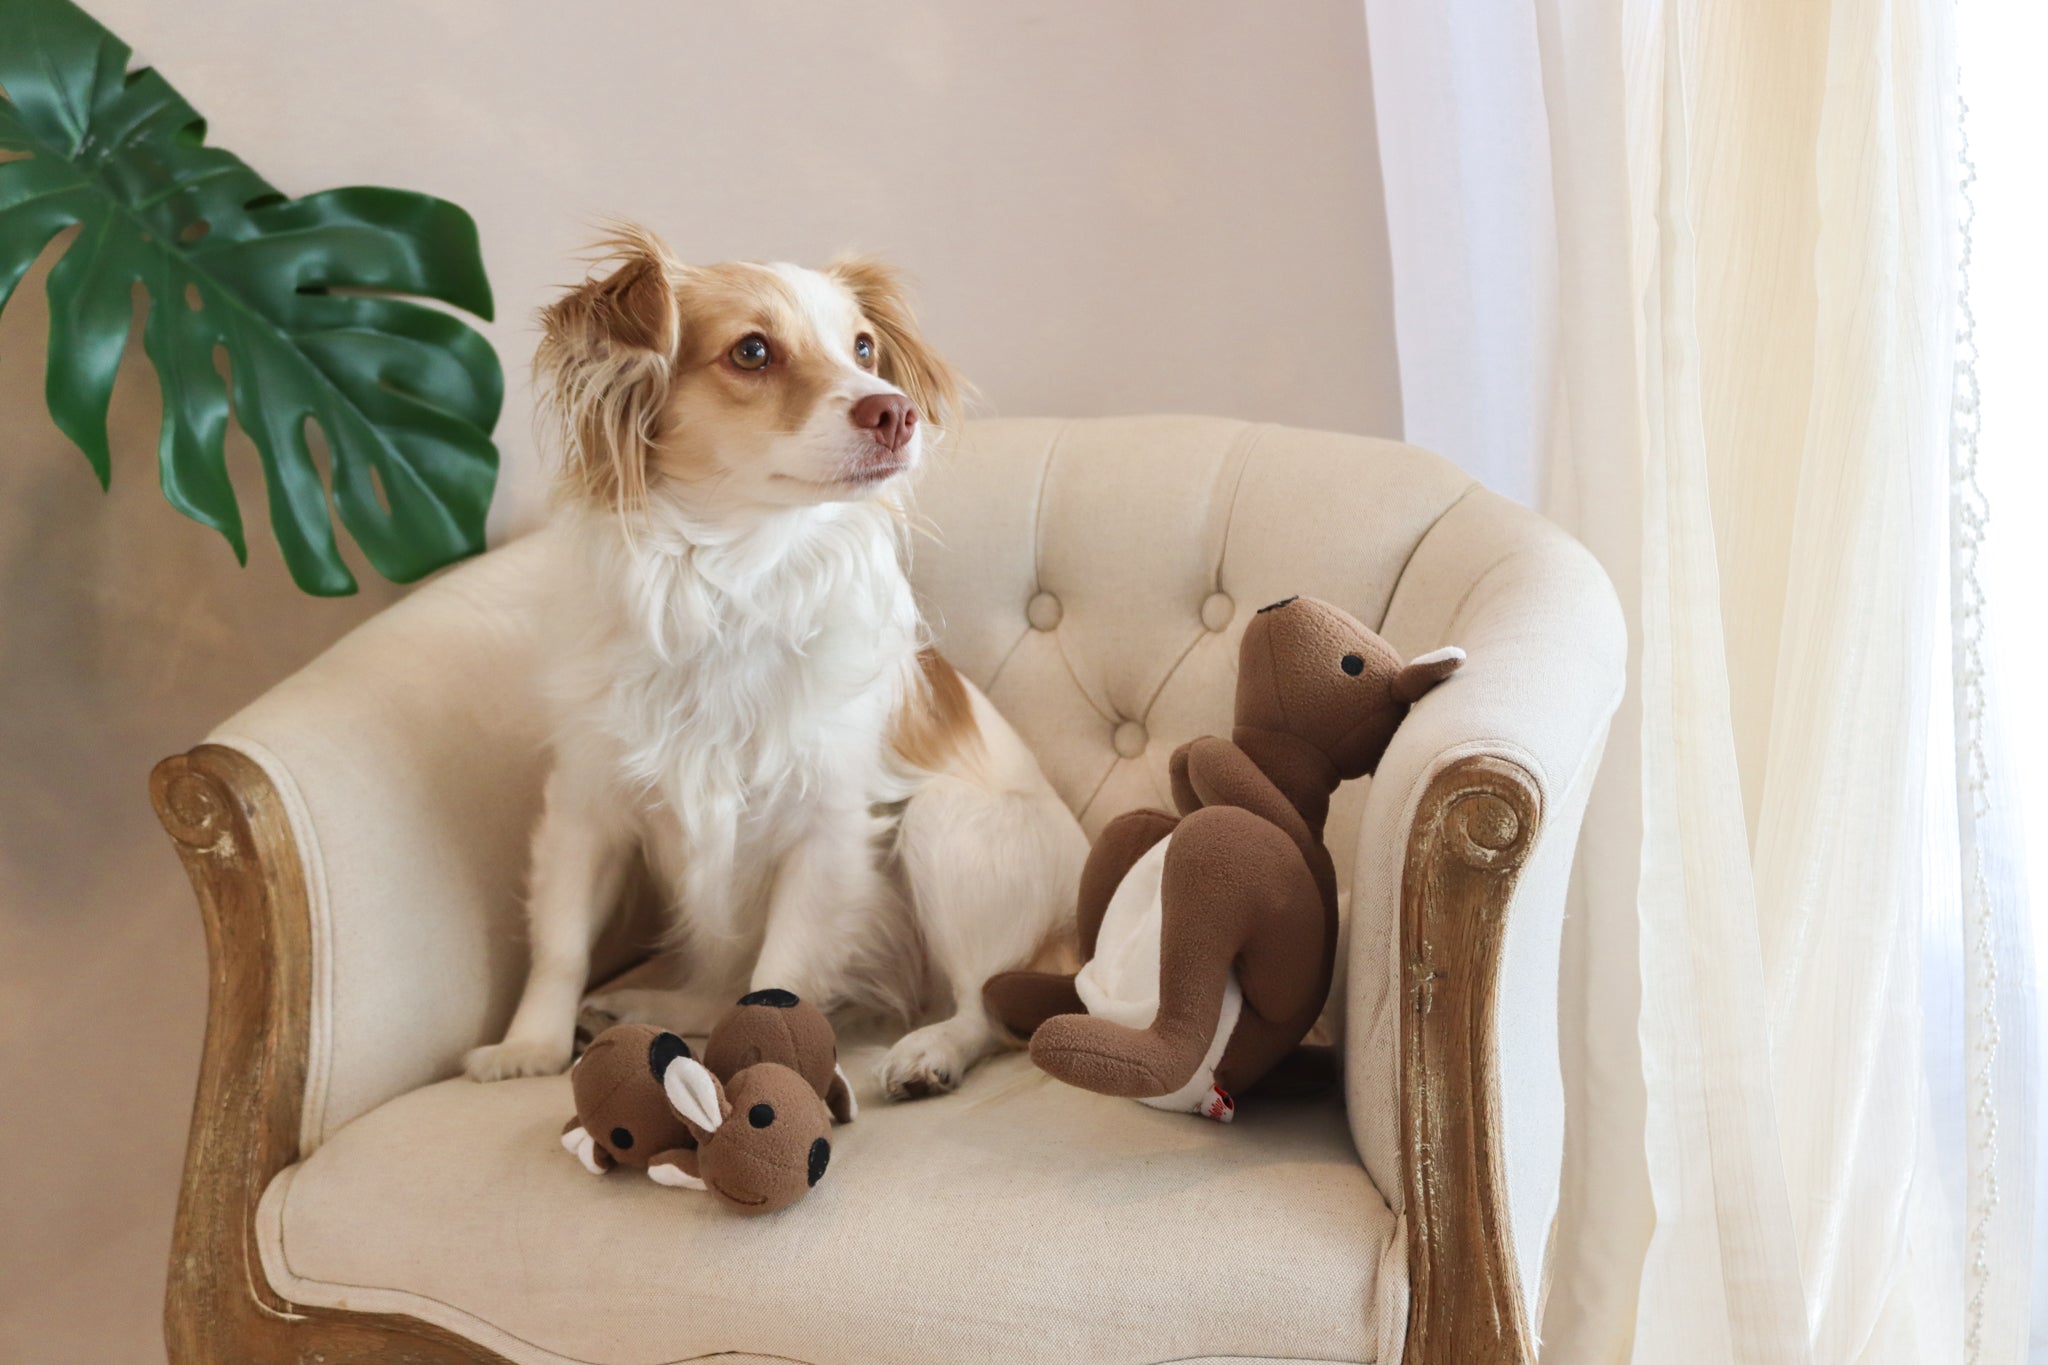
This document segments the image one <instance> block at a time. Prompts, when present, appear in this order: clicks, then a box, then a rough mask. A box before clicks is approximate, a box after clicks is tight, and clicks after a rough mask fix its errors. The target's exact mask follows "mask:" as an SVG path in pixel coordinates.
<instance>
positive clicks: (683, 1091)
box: [661, 1057, 726, 1133]
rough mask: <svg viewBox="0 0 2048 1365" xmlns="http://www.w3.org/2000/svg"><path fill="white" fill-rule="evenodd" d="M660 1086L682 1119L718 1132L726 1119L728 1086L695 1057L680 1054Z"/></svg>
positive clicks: (706, 1130) (709, 1131)
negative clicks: (719, 1080)
mask: <svg viewBox="0 0 2048 1365" xmlns="http://www.w3.org/2000/svg"><path fill="white" fill-rule="evenodd" d="M661 1090H662V1093H663V1094H665V1095H667V1096H668V1102H669V1107H670V1108H672V1109H674V1110H675V1111H676V1113H677V1115H678V1116H679V1117H681V1119H682V1120H683V1122H685V1123H687V1124H690V1125H692V1126H694V1127H696V1128H700V1129H702V1130H703V1131H704V1132H706V1133H715V1132H717V1131H718V1128H719V1125H720V1124H722V1123H724V1122H725V1110H726V1103H725V1087H724V1086H722V1085H720V1084H719V1083H718V1077H716V1076H714V1075H712V1074H711V1073H710V1071H708V1070H706V1069H705V1066H704V1064H703V1063H702V1062H700V1061H698V1060H697V1059H696V1058H694V1057H678V1058H676V1059H675V1060H674V1061H672V1062H670V1063H669V1066H668V1072H667V1074H666V1075H664V1076H663V1077H662V1078H661Z"/></svg>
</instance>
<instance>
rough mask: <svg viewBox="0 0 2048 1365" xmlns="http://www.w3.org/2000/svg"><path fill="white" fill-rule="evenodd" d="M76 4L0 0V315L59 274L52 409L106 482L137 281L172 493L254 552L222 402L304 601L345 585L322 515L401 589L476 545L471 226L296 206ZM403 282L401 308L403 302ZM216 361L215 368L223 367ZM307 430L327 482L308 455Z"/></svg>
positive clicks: (489, 450) (389, 194)
mask: <svg viewBox="0 0 2048 1365" xmlns="http://www.w3.org/2000/svg"><path fill="white" fill-rule="evenodd" d="M129 56H130V52H129V48H128V45H127V44H126V43H123V42H122V41H121V40H120V39H118V38H116V37H114V35H112V34H111V33H109V32H107V30H106V29H104V28H102V27H101V26H100V25H99V24H98V23H97V22H95V21H94V20H93V19H92V17H91V16H89V15H87V14H86V13H85V12H84V11H82V10H80V9H79V8H78V7H77V6H76V5H73V4H71V3H70V2H69V0H0V309H4V308H5V307H6V304H7V300H8V298H9V296H10V295H11V294H12V293H13V291H14V288H15V286H16V285H17V284H19V283H20V281H21V278H22V276H23V275H24V274H25V273H26V272H27V270H28V268H29V266H30V265H31V264H32V263H34V261H35V260H36V258H37V257H38V256H39V255H40V254H41V253H42V252H43V251H44V249H45V248H46V247H48V246H49V244H50V243H51V241H52V240H53V239H54V238H56V237H57V236H58V235H59V234H60V233H62V232H64V231H65V230H66V229H68V228H73V227H75V228H77V229H78V231H77V233H76V235H75V236H73V237H72V238H71V239H70V240H69V242H68V243H66V244H64V245H62V246H61V247H60V248H59V251H60V253H61V254H60V255H59V256H58V258H57V260H56V263H55V264H54V265H53V266H52V267H51V268H50V274H49V300H50V345H49V361H48V384H47V391H48V392H47V396H48V401H49V408H50V416H51V417H52V418H53V419H54V420H55V422H56V424H57V426H58V427H59V428H60V429H61V430H62V431H63V432H64V434H65V435H66V436H68V437H69V438H70V439H71V440H72V441H73V442H74V443H76V444H77V446H78V447H79V449H80V450H82V451H84V452H85V456H86V458H87V459H88V460H90V461H91V462H92V467H93V471H94V472H95V473H96V474H97V475H98V476H99V479H100V483H101V485H102V486H104V485H105V484H106V482H107V479H108V475H109V452H108V449H107V405H108V403H109V401H110V400H111V398H112V396H113V389H114V375H115V371H116V370H117V369H118V368H119V366H120V363H121V356H122V352H123V351H124V349H125V348H126V345H127V340H128V334H129V330H130V320H131V316H132V309H133V303H132V298H131V295H132V291H133V289H134V286H135V285H136V284H138V283H139V284H140V285H141V286H142V288H143V290H145V291H146V292H147V295H148V303H147V314H146V318H145V321H144V323H143V346H144V349H145V350H146V351H147V353H148V355H149V358H150V362H151V364H152V365H153V366H154V367H155V369H156V373H157V378H158V381H159V383H160V385H161V387H162V390H163V428H162V433H161V436H160V439H159V442H158V448H157V463H158V470H159V474H160V477H161V480H162V484H163V491H164V496H165V497H166V498H167V499H168V500H169V501H170V503H171V505H172V506H174V507H176V508H177V509H178V510H179V511H181V512H183V513H184V514H185V515H187V516H189V517H191V518H193V519H194V520H196V521H199V522H202V523H204V524H205V525H208V526H211V527H213V528H214V529H215V530H217V531H219V532H220V533H221V534H222V535H223V536H225V537H227V540H228V543H229V544H231V545H232V546H233V547H234V550H235V555H236V557H237V558H239V559H241V560H242V561H243V562H245V563H246V562H247V559H248V549H247V543H246V540H245V538H244V534H243V529H242V519H241V515H240V512H239V511H238V509H237V507H236V504H235V492H234V488H233V487H232V486H231V484H230V483H229V479H228V470H227V462H226V455H225V450H224V438H225V435H226V431H227V424H228V417H229V413H230V412H231V411H232V413H233V415H234V418H235V420H236V422H237V423H238V424H239V425H240V426H241V427H242V428H243V430H244V431H246V432H247V433H248V435H249V437H250V439H251V441H252V442H253V443H254V445H255V447H256V449H257V451H258V452H259V453H260V455H261V457H262V461H263V474H264V482H265V485H266V487H267V490H268V494H269V502H270V523H271V527H272V529H273V530H274V531H275V533H276V535H277V540H278V544H279V546H280V547H281V548H282V550H283V551H284V559H285V563H286V565H287V566H289V568H290V570H291V574H292V577H293V579H294V580H295V581H296V582H297V583H298V584H299V586H300V587H302V588H304V589H305V590H306V591H308V592H312V593H320V594H323V595H336V594H342V593H348V592H353V591H354V590H355V586H356V583H355V578H354V576H353V575H352V574H350V572H349V570H348V567H347V566H346V565H345V564H344V563H343V562H342V558H341V554H340V552H339V550H338V549H337V547H336V543H335V529H334V514H338V515H339V518H340V522H341V525H343V526H344V527H346V528H347V529H348V532H349V534H350V535H351V536H352V537H353V538H354V539H355V542H356V544H357V545H359V546H361V547H362V551H363V554H364V556H365V557H366V558H367V559H368V560H369V562H370V563H371V564H372V565H374V566H375V567H376V569H377V571H378V572H380V573H382V574H384V575H385V576H386V577H389V578H392V579H395V580H397V581H400V582H406V581H410V580H412V579H414V578H417V577H419V576H420V575H421V574H424V573H426V572H428V571H429V570H431V569H434V568H437V567H439V566H440V565H442V564H446V563H448V562H449V561H451V560H454V559H459V558H461V557H462V556H464V555H468V554H473V553H475V552H476V551H477V550H479V549H481V548H482V546H483V529H484V513H485V511H486V509H487V508H488V507H489V505H490V499H491V488H492V485H493V484H494V482H495V481H496V478H497V463H498V460H497V451H496V449H495V447H493V445H492V444H491V438H490V432H491V428H492V426H493V425H494V424H495V423H496V421H497V418H498V408H499V404H500V401H501V399H502V397H503V389H504V377H503V375H502V373H501V372H500V370H499V366H498V358H497V355H496V354H495V353H494V352H493V351H492V349H491V346H490V343H488V342H487V341H485V340H484V339H483V337H481V336H480V335H478V334H477V332H476V331H474V330H473V329H472V328H470V327H469V326H468V325H467V324H465V323H464V322H462V321H461V320H460V319H459V318H457V317H455V316H453V315H451V314H449V313H447V312H443V311H440V310H438V309H435V308H431V307H428V306H426V305H425V304H423V303H419V302H416V301H414V299H415V298H418V299H434V300H438V301H440V302H442V303H447V304H452V305H454V306H455V307H457V308H461V309H464V310H467V311H468V312H470V313H473V314H475V315H476V316H478V317H480V318H483V319H485V320H489V318H490V316H491V291H490V285H489V283H488V281H486V280H485V278H484V270H483V261H482V256H481V253H480V251H479V249H478V245H477V235H476V225H475V223H474V222H472V221H471V219H470V217H469V215H468V214H466V213H464V212H463V211H462V210H461V209H459V208H457V207H456V206H455V205H453V204H450V203H447V202H446V201H444V200H441V199H436V198H433V197H431V196H428V195H424V194H415V193H412V192H410V191H406V190H393V189H380V188H366V187H358V188H352V189H339V190H328V191H326V192H324V193H320V194H310V195H306V196H305V197H303V198H299V199H291V198H287V197H286V196H285V195H284V194H282V193H280V192H279V191H278V190H277V189H276V188H274V187H273V186H272V185H271V184H270V183H269V182H268V181H266V180H264V179H263V178H262V177H261V176H259V175H257V174H256V172H255V171H253V170H251V169H250V168H249V167H248V166H246V165H244V164H243V163H242V161H241V160H240V159H239V158H238V157H236V156H234V155H233V154H232V153H229V152H225V151H222V150H221V149H219V148H217V147H208V146H206V145H205V139H206V121H205V120H204V119H203V118H201V117H200V116H199V114H198V113H197V112H196V111H195V110H194V109H193V108H192V106H191V105H189V104H187V103H186V102H185V101H184V99H183V98H181V97H180V96H179V94H178V92H177V91H175V90H173V89H172V88H171V87H170V85H169V83H168V82H166V81H165V80H164V79H163V77H161V76H159V75H158V74H157V73H156V72H155V71H153V70H151V69H149V68H147V67H144V68H140V69H137V70H132V71H131V70H130V69H129ZM407 295H410V296H413V298H407V297H403V296H407ZM223 370H224V371H225V374H223ZM309 426H317V427H318V428H319V431H320V434H321V436H322V438H323V439H324V443H325V446H326V449H327V452H328V463H329V466H330V468H331V471H332V481H333V498H332V513H330V509H329V496H328V490H327V487H326V485H325V484H324V483H323V481H322V478H321V474H320V470H319V468H318V467H317V465H316V463H315V460H314V457H313V453H312V450H311V448H310V446H309V435H308V427H309Z"/></svg>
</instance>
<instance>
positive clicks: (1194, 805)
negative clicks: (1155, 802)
mask: <svg viewBox="0 0 2048 1365" xmlns="http://www.w3.org/2000/svg"><path fill="white" fill-rule="evenodd" d="M1194 747H1195V741H1194V740H1189V741H1188V742H1187V743H1185V744H1183V745H1181V746H1180V747H1179V748H1178V749H1175V750H1174V751H1173V757H1172V758H1170V759H1168V760H1167V761H1166V780H1167V781H1168V782H1169V783H1170V784H1172V787H1173V808H1174V809H1175V810H1177V811H1179V812H1180V813H1181V814H1182V815H1193V814H1194V813H1195V812H1196V811H1198V810H1200V809H1201V808H1202V798H1201V797H1199V796H1197V795H1195V785H1194V783H1192V782H1190V781H1189V780H1188V752H1189V751H1190V750H1191V749H1193V748H1194Z"/></svg>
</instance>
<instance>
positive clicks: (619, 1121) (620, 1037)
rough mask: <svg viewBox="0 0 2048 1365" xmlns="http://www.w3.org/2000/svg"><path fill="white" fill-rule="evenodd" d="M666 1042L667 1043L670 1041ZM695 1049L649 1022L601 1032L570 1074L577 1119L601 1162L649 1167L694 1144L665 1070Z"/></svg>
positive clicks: (574, 1122) (573, 1124)
mask: <svg viewBox="0 0 2048 1365" xmlns="http://www.w3.org/2000/svg"><path fill="white" fill-rule="evenodd" d="M664 1040H665V1041H664ZM688 1055H689V1048H688V1047H687V1046H686V1045H685V1044H684V1043H683V1040H682V1039H680V1038H678V1037H676V1036H675V1035H674V1034H673V1033H664V1032H663V1031H662V1030H660V1029H658V1028H654V1027H652V1026H651V1025H647V1024H616V1025H614V1026H612V1027H611V1028H608V1029H606V1030H605V1031H604V1032H603V1033H600V1034H599V1035H598V1036H597V1038H596V1039H595V1040H593V1041H592V1043H591V1044H590V1046H589V1047H588V1048H586V1049H584V1052H583V1055H582V1056H581V1057H579V1058H578V1059H577V1060H576V1065H575V1066H574V1067H573V1068H572V1069H571V1070H570V1072H569V1090H570V1093H571V1094H573V1095H574V1096H575V1097H576V1117H575V1118H573V1119H571V1120H570V1121H569V1125H568V1127H567V1128H564V1129H563V1130H562V1131H563V1132H565V1133H566V1132H568V1131H569V1129H570V1128H576V1127H581V1128H582V1129H583V1131H585V1132H586V1133H589V1134H590V1136H591V1137H592V1138H594V1139H596V1143H597V1150H596V1153H595V1155H596V1159H597V1163H598V1165H600V1166H604V1167H607V1168H609V1167H611V1166H614V1165H618V1166H632V1167H635V1168H638V1169H642V1170H644V1169H646V1167H647V1166H648V1165H649V1164H651V1163H652V1161H653V1159H654V1158H655V1157H656V1156H657V1155H660V1154H663V1153H665V1152H667V1151H669V1150H670V1149H671V1148H675V1147H681V1146H686V1145H688V1143H689V1142H690V1132H689V1129H687V1128H685V1127H684V1126H683V1121H682V1120H681V1119H679V1118H677V1117H676V1115H675V1111H674V1110H672V1109H670V1108H669V1107H668V1099H667V1097H666V1096H664V1095H663V1094H662V1093H661V1073H662V1072H663V1071H665V1070H666V1069H667V1067H668V1063H669V1062H670V1061H671V1060H673V1059H674V1058H676V1057H686V1056H688Z"/></svg>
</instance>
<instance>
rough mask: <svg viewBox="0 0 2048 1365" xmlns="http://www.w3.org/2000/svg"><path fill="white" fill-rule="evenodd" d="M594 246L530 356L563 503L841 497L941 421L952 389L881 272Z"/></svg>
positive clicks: (874, 487)
mask: <svg viewBox="0 0 2048 1365" xmlns="http://www.w3.org/2000/svg"><path fill="white" fill-rule="evenodd" d="M599 250H600V252H601V255H600V258H599V260H598V262H597V265H596V267H595V268H594V269H593V271H592V274H591V277H590V278H589V279H588V280H586V281H585V282H584V283H583V284H581V285H579V286H577V287H576V288H574V289H571V290H570V291H569V292H568V293H567V294H565V295H564V296H563V297H562V298H560V299H559V300H557V301H556V302H555V303H554V304H553V305H551V306H550V307H549V308H548V309H547V310H546V311H545V312H543V313H542V314H541V329H542V337H541V344H540V349H539V351H538V352H537V354H536V356H535V360H534V369H535V378H536V384H537V387H538V389H539V391H540V397H541V400H542V402H543V404H544V405H545V406H546V407H547V408H549V409H552V411H553V412H554V414H555V415H556V416H557V417H558V418H559V420H560V424H561V428H562V433H561V434H562V438H563V444H564V447H565V455H566V464H565V469H564V475H565V484H566V488H567V490H568V491H569V492H570V493H571V494H572V495H575V496H581V497H585V498H588V499H591V500H593V501H595V502H597V503H598V504H599V505H601V506H606V507H611V508H616V509H618V510H621V511H626V512H631V511H635V510H638V509H639V508H642V507H644V506H646V505H647V504H648V502H649V500H650V499H653V498H658V497H664V496H668V497H677V498H681V499H684V500H691V499H716V500H718V501H719V502H720V503H722V504H730V503H742V504H755V505H783V506H791V505H801V504H807V503H823V502H848V501H854V500H857V499H862V498H867V497H872V496H874V495H875V494H877V493H878V492H880V491H882V490H883V489H884V488H886V487H887V486H888V485H889V484H890V482H891V481H892V480H895V479H897V478H899V476H902V475H905V474H908V473H909V472H910V471H912V470H913V469H915V468H916V467H917V464H918V462H919V461H920V460H921V459H922V458H923V456H924V454H925V452H926V451H927V450H928V449H929V447H930V445H931V441H932V435H931V432H932V429H933V428H935V427H942V426H943V425H945V424H946V423H948V422H950V421H951V420H952V418H953V414H954V412H955V410H956V409H957V407H958V404H959V390H960V384H959V380H958V378H957V376H956V375H955V374H954V372H953V369H952V367H951V366H950V365H948V364H947V363H946V362H945V360H944V359H942V358H941V357H940V356H939V355H938V353H937V352H935V351H934V350H933V349H932V348H931V346H930V345H929V344H928V343H926V341H925V340H924V338H923V336H922V335H921V334H920V333H919V331H918V329H917V326H916V322H915V320H914V319H913V318H912V316H911V312H910V308H909V305H908V303H907V302H906V300H905V297H904V292H903V286H902V282H901V280H900V279H899V278H898V276H897V275H896V273H895V272H894V271H892V270H891V269H889V268H888V267H887V266H885V265H883V264H881V263H880V262H877V261H873V260H867V259H862V258H849V259H842V260H839V261H836V262H834V263H833V264H832V265H830V266H827V267H826V268H825V269H824V270H808V269H804V268H802V267H799V266H792V265H756V264H728V265H713V266H686V265H683V264H682V263H680V262H678V261H677V260H675V259H674V257H672V256H671V255H670V254H669V252H668V249H667V248H666V247H665V246H663V245H662V243H661V241H660V240H659V239H658V238H656V237H654V236H653V235H652V234H650V233H647V232H645V231H642V230H640V229H637V228H628V229H623V230H621V231H620V232H619V233H618V234H617V235H615V236H614V237H612V238H611V239H609V240H608V241H606V242H604V243H601V244H600V247H599Z"/></svg>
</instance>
